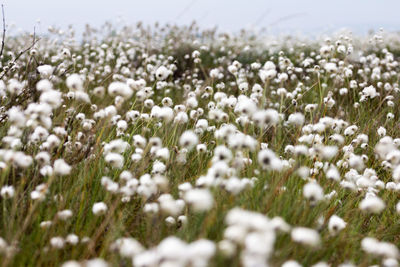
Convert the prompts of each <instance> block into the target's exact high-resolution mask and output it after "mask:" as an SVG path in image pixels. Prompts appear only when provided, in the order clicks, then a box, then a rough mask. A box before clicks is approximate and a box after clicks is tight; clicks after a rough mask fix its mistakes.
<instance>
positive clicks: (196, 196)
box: [183, 188, 214, 212]
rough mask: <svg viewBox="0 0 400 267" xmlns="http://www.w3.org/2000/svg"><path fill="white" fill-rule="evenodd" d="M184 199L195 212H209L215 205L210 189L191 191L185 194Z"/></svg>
mask: <svg viewBox="0 0 400 267" xmlns="http://www.w3.org/2000/svg"><path fill="white" fill-rule="evenodd" d="M183 199H184V200H185V202H186V203H187V204H188V205H189V206H190V207H191V208H192V210H193V211H194V212H204V211H208V210H210V209H211V208H212V207H213V205H214V198H213V196H212V194H211V192H210V191H209V190H208V189H197V188H195V189H190V190H188V191H186V192H185V194H184V197H183Z"/></svg>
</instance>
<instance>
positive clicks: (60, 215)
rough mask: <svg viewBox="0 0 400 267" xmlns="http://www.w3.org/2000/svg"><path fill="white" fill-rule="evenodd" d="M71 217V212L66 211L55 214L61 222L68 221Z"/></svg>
mask: <svg viewBox="0 0 400 267" xmlns="http://www.w3.org/2000/svg"><path fill="white" fill-rule="evenodd" d="M72 215H73V213H72V211H71V210H68V209H66V210H62V211H59V212H57V218H59V219H60V220H62V221H66V220H68V219H69V218H71V217H72Z"/></svg>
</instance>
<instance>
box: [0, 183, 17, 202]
mask: <svg viewBox="0 0 400 267" xmlns="http://www.w3.org/2000/svg"><path fill="white" fill-rule="evenodd" d="M14 195H15V189H14V186H12V185H4V186H3V187H2V188H1V189H0V196H1V197H2V198H5V199H9V198H13V197H14Z"/></svg>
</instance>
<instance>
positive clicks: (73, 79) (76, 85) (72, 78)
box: [66, 73, 84, 91]
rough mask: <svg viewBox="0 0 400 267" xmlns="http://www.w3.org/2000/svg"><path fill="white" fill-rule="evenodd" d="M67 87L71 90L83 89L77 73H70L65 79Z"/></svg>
mask: <svg viewBox="0 0 400 267" xmlns="http://www.w3.org/2000/svg"><path fill="white" fill-rule="evenodd" d="M66 83H67V87H68V88H69V89H70V90H73V91H83V90H84V88H83V80H82V78H81V76H80V75H79V74H76V73H74V74H71V75H69V76H68V77H67V80H66Z"/></svg>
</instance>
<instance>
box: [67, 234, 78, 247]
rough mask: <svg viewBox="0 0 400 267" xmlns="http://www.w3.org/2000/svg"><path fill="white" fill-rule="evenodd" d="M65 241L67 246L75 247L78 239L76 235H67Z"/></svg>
mask: <svg viewBox="0 0 400 267" xmlns="http://www.w3.org/2000/svg"><path fill="white" fill-rule="evenodd" d="M65 241H66V242H67V244H70V245H72V246H75V245H77V244H78V242H79V237H78V236H77V235H76V234H69V235H67V236H66V237H65Z"/></svg>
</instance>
